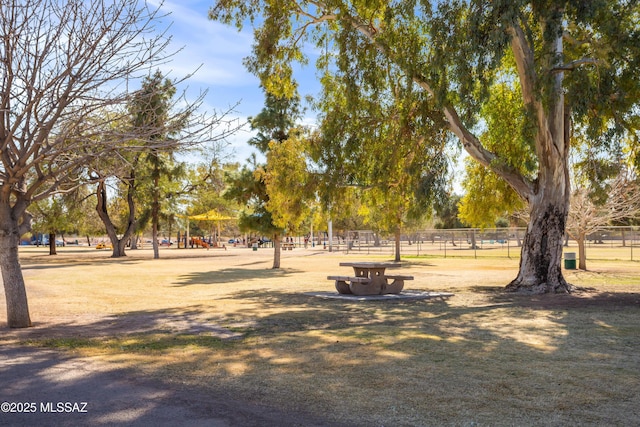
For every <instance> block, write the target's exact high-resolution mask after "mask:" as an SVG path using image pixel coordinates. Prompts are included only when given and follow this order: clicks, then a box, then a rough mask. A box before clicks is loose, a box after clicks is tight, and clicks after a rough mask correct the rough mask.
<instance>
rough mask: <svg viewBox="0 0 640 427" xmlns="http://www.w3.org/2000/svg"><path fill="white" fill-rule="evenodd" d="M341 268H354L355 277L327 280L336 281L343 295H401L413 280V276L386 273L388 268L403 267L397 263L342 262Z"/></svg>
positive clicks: (338, 277)
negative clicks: (405, 284) (406, 283)
mask: <svg viewBox="0 0 640 427" xmlns="http://www.w3.org/2000/svg"><path fill="white" fill-rule="evenodd" d="M340 266H341V267H352V268H353V272H354V276H327V279H329V280H335V284H336V289H337V291H338V293H341V294H354V295H383V294H399V293H400V292H401V291H402V289H403V288H404V281H405V280H413V276H404V275H389V274H386V273H385V271H386V269H387V268H394V267H400V266H401V264H399V263H396V262H341V263H340ZM389 280H392V282H389Z"/></svg>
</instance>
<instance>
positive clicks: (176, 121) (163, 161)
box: [129, 71, 191, 259]
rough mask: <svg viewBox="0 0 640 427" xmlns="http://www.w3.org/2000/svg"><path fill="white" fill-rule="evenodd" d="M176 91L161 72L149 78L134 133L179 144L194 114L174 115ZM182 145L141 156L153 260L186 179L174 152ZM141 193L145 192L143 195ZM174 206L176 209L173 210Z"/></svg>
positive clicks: (134, 110)
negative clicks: (169, 210) (141, 131)
mask: <svg viewBox="0 0 640 427" xmlns="http://www.w3.org/2000/svg"><path fill="white" fill-rule="evenodd" d="M175 94H176V89H175V86H174V84H173V82H172V81H171V80H169V79H167V78H165V77H164V76H163V75H162V73H161V72H160V71H156V72H155V73H153V74H152V75H150V76H148V77H146V78H145V79H144V80H143V82H142V88H141V89H140V90H138V91H137V92H136V93H135V94H134V97H133V101H132V102H131V104H130V106H129V109H130V114H131V118H132V123H131V125H132V127H133V128H134V129H147V128H149V129H153V130H154V131H152V132H151V135H150V139H151V140H152V141H168V140H175V139H176V138H177V137H178V135H179V133H180V131H181V130H182V129H183V128H184V127H185V126H186V125H187V123H188V120H189V115H190V114H191V111H189V110H185V111H181V112H180V113H179V114H177V115H172V113H171V108H172V106H173V97H174V96H175ZM176 148H178V144H176V145H175V146H174V145H170V146H169V147H168V148H158V147H155V146H152V147H150V148H149V150H148V151H147V152H145V153H143V154H141V156H142V157H141V159H140V163H139V165H140V166H141V168H140V171H141V173H139V174H138V178H137V179H138V180H141V181H142V184H141V185H140V186H139V193H138V194H139V197H144V196H149V200H148V204H147V206H148V207H149V210H150V217H151V228H152V242H153V257H154V258H156V259H157V258H159V257H160V251H159V248H158V231H159V227H160V218H161V216H162V214H163V209H164V208H169V207H173V208H174V209H175V207H176V205H175V202H176V197H175V196H176V195H177V193H178V192H179V191H180V188H181V185H180V181H181V178H183V177H184V175H185V166H184V164H182V163H180V162H176V160H175V158H174V151H175V149H176ZM140 190H141V191H140ZM171 204H173V206H171Z"/></svg>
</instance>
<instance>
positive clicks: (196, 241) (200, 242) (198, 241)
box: [191, 237, 209, 249]
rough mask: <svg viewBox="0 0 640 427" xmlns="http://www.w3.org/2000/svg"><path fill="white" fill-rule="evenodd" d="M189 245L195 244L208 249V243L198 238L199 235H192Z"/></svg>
mask: <svg viewBox="0 0 640 427" xmlns="http://www.w3.org/2000/svg"><path fill="white" fill-rule="evenodd" d="M191 246H195V247H198V246H200V247H201V248H207V249H209V244H208V243H207V242H205V241H204V240H202V239H201V238H199V237H192V238H191Z"/></svg>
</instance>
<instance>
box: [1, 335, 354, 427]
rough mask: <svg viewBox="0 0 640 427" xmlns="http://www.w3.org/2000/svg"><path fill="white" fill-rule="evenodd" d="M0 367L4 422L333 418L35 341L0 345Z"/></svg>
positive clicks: (313, 422) (299, 421) (269, 422)
mask: <svg viewBox="0 0 640 427" xmlns="http://www.w3.org/2000/svg"><path fill="white" fill-rule="evenodd" d="M0 374H1V375H2V378H3V386H2V387H1V388H0V401H2V402H3V408H2V415H0V425H11V426H19V425H24V426H27V425H38V426H76V425H110V426H161V425H181V426H187V427H188V426H202V425H208V426H247V427H252V426H256V427H257V426H260V427H263V426H266V427H272V426H273V427H275V426H278V427H279V426H282V425H291V426H295V425H309V426H323V425H328V423H329V421H328V420H324V419H322V418H319V417H317V416H314V415H312V414H308V413H305V412H304V411H302V410H300V411H296V412H291V411H286V410H284V409H282V408H276V407H274V406H269V405H262V404H260V403H256V402H250V401H247V400H241V399H239V398H238V397H237V396H234V395H232V394H230V392H229V390H225V388H224V387H223V386H220V387H206V388H204V387H198V386H193V385H191V386H189V387H184V386H182V385H180V384H176V383H175V382H170V381H164V380H163V379H161V378H158V377H156V378H151V377H149V376H145V375H140V373H139V372H138V371H136V370H135V369H129V368H114V367H113V366H110V365H109V364H105V363H100V362H97V361H95V360H92V359H87V358H76V357H72V356H70V355H68V354H64V353H59V352H55V351H51V350H45V349H38V348H33V347H17V346H11V347H3V348H0ZM5 402H9V403H8V404H7V403H5ZM7 405H8V406H7ZM12 405H13V406H12ZM341 425H342V426H346V425H347V424H341Z"/></svg>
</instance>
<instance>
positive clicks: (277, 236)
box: [271, 233, 282, 269]
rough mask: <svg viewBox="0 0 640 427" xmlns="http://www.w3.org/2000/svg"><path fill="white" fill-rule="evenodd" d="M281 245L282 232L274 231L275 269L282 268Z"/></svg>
mask: <svg viewBox="0 0 640 427" xmlns="http://www.w3.org/2000/svg"><path fill="white" fill-rule="evenodd" d="M281 247H282V245H281V242H280V233H273V267H271V268H273V269H278V268H280V254H281Z"/></svg>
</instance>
